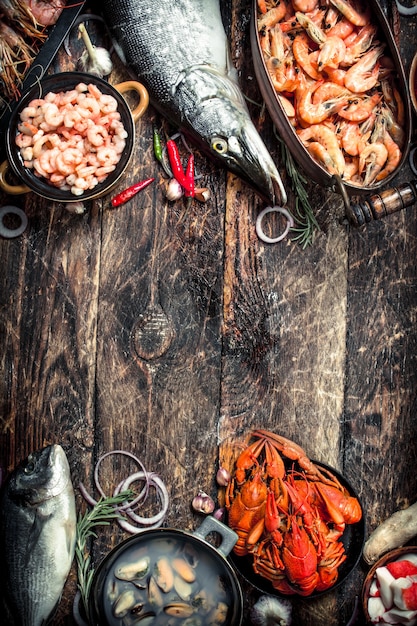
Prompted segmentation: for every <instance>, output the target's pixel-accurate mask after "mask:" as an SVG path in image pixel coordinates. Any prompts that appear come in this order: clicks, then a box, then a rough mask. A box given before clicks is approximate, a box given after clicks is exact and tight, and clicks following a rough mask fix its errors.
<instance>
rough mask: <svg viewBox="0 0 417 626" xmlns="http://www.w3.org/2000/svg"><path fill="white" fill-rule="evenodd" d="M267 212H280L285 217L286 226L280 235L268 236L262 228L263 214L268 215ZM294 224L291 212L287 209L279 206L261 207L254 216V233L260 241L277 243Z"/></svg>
mask: <svg viewBox="0 0 417 626" xmlns="http://www.w3.org/2000/svg"><path fill="white" fill-rule="evenodd" d="M268 213H282V215H284V217H285V218H286V219H287V226H286V228H285V230H284V232H283V233H281V235H279V236H278V237H273V238H272V237H268V236H267V235H265V233H264V231H263V230H262V221H263V219H264V217H265V215H268ZM293 226H294V219H293V216H292V215H291V213H290V212H289V211H288V210H287V209H284V208H283V207H281V206H273V207H271V206H267V207H266V208H265V209H263V210H262V211H261V212H260V213H259V215H258V217H257V218H256V225H255V228H256V233H257V235H258V237H259V239H261V240H262V241H264V242H265V243H277V242H278V241H282V239H284V238H285V237H286V236H287V235H288V233H289V230H290V228H292V227H293Z"/></svg>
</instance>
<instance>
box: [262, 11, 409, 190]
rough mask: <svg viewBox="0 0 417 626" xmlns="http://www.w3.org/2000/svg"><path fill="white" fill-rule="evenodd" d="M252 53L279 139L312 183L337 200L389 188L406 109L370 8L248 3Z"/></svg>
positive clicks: (381, 26) (404, 88) (397, 70)
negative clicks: (334, 194) (333, 193)
mask: <svg viewBox="0 0 417 626" xmlns="http://www.w3.org/2000/svg"><path fill="white" fill-rule="evenodd" d="M251 45H252V53H253V57H254V68H255V74H256V78H257V80H258V84H259V88H260V90H261V93H262V96H263V98H264V100H265V103H266V106H267V108H268V111H269V113H270V116H271V118H272V121H273V122H274V124H275V126H276V130H277V133H278V135H279V136H280V137H281V139H282V140H283V141H284V142H285V144H286V146H287V147H288V149H289V150H290V152H291V154H292V156H293V157H294V159H295V161H296V162H297V163H298V164H299V166H300V167H301V168H302V169H303V170H304V172H305V174H306V175H307V176H308V177H309V178H310V179H312V180H313V181H315V182H316V183H318V184H320V185H323V186H326V187H332V188H333V189H334V190H335V191H339V192H341V193H342V195H345V197H346V196H353V195H360V194H363V193H369V192H370V191H371V192H374V191H376V190H377V189H379V188H380V187H382V186H384V185H386V184H387V183H389V182H390V181H391V180H392V178H393V177H394V176H395V175H396V173H397V172H398V170H399V169H400V168H401V166H402V165H403V163H404V161H405V159H406V157H407V150H408V146H409V143H410V138H411V106H410V97H409V91H408V84H407V79H406V77H405V74H404V69H403V65H402V62H401V58H400V54H399V51H398V49H397V46H396V43H395V41H394V37H393V34H392V32H391V29H390V27H389V24H388V22H387V20H386V18H385V15H384V14H383V12H382V10H381V8H380V6H379V4H378V2H376V1H375V0H369V1H367V2H364V1H360V0H329V2H326V3H322V2H320V1H319V0H277V1H275V0H253V6H252V21H251Z"/></svg>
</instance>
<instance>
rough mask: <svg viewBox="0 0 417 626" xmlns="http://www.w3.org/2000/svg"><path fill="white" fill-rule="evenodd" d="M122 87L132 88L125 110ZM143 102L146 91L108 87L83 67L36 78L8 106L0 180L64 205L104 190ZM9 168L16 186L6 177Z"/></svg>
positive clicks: (126, 157)
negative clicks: (15, 102)
mask: <svg viewBox="0 0 417 626" xmlns="http://www.w3.org/2000/svg"><path fill="white" fill-rule="evenodd" d="M129 91H133V92H135V93H136V97H135V102H136V101H137V102H136V104H135V106H134V108H133V109H131V108H130V106H129V104H128V102H127V100H126V99H125V97H124V95H123V94H126V93H127V92H129ZM148 103H149V97H148V92H147V91H146V89H145V87H143V85H142V84H141V83H138V82H136V81H126V82H124V83H120V84H119V85H115V86H113V85H111V84H109V83H107V82H106V81H104V80H102V79H101V78H98V77H97V76H93V75H91V74H87V73H83V72H62V73H60V74H55V75H50V76H48V77H46V78H44V79H43V80H42V81H40V82H39V83H37V84H36V85H34V86H33V87H32V88H31V89H30V90H29V91H28V92H27V93H25V94H24V95H23V96H22V98H21V99H20V101H19V104H18V106H17V107H16V109H15V110H14V111H13V114H12V117H11V120H10V125H9V128H8V131H7V133H6V149H7V160H6V161H5V162H3V164H2V165H1V166H0V186H1V187H2V188H3V190H4V191H6V192H7V193H10V194H14V195H18V194H20V193H26V192H28V191H33V192H35V193H37V194H39V195H40V196H42V197H44V198H48V199H50V200H53V201H57V202H64V203H66V204H67V203H71V202H79V201H80V200H81V201H83V200H89V199H92V198H96V197H100V196H102V195H104V194H106V193H108V192H109V191H110V190H111V189H112V188H113V187H114V186H115V185H116V184H117V182H118V181H119V179H120V177H121V176H122V175H123V173H124V171H125V169H126V167H127V165H128V163H129V161H130V158H131V155H132V152H133V148H134V144H135V123H136V121H137V120H138V119H139V118H140V117H141V116H142V115H143V114H144V112H145V111H146V109H147V107H148ZM10 168H11V170H12V172H13V173H14V174H15V176H16V177H17V178H18V180H19V184H17V185H15V184H13V183H11V182H10V180H9V178H10V177H8V172H9V169H10Z"/></svg>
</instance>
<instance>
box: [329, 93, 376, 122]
mask: <svg viewBox="0 0 417 626" xmlns="http://www.w3.org/2000/svg"><path fill="white" fill-rule="evenodd" d="M380 100H381V96H380V94H379V93H375V94H374V95H373V96H359V95H358V96H357V97H356V98H355V97H354V96H353V94H352V97H351V98H350V100H349V101H348V106H347V107H346V108H341V109H339V111H338V115H339V117H342V118H343V119H345V120H350V121H351V122H364V121H365V120H367V119H368V118H369V117H370V115H371V114H372V112H373V111H374V109H375V107H376V106H377V104H378V103H379V101H380Z"/></svg>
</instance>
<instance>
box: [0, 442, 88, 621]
mask: <svg viewBox="0 0 417 626" xmlns="http://www.w3.org/2000/svg"><path fill="white" fill-rule="evenodd" d="M76 521H77V520H76V510H75V496H74V489H73V486H72V482H71V475H70V468H69V465H68V460H67V457H66V455H65V452H64V450H63V449H62V447H61V446H60V445H51V446H48V447H46V448H44V449H42V450H39V451H36V452H33V453H31V454H30V455H29V456H28V457H27V459H26V460H25V461H23V463H22V464H21V465H19V466H18V467H17V468H16V469H15V470H14V471H13V472H12V473H11V475H10V477H9V479H8V480H7V481H6V482H5V484H4V485H3V486H2V490H1V494H0V563H1V566H0V616H1V617H0V622H1V623H2V624H7V626H43V625H44V624H46V623H47V621H48V618H49V617H50V616H51V614H52V613H53V612H54V609H55V608H56V606H57V604H58V602H59V600H60V597H61V594H62V590H63V587H64V584H65V581H66V579H67V576H68V574H69V571H70V568H71V564H72V561H73V558H74V549H75V536H76Z"/></svg>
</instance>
